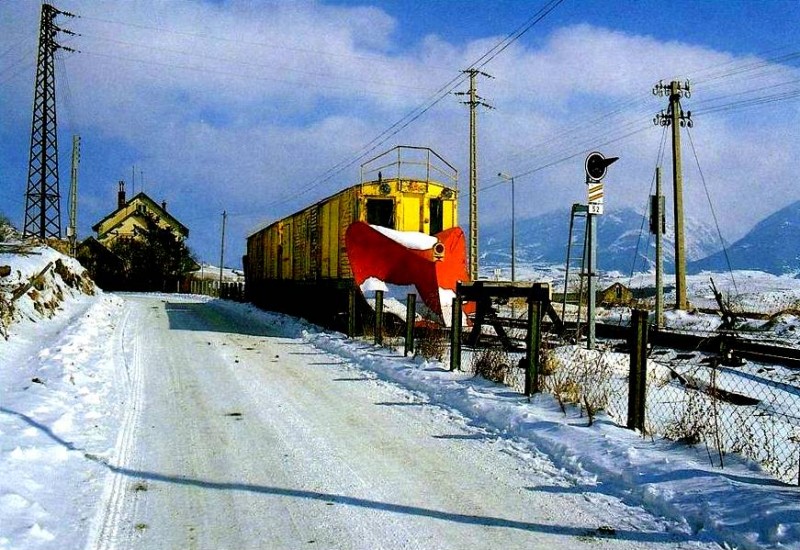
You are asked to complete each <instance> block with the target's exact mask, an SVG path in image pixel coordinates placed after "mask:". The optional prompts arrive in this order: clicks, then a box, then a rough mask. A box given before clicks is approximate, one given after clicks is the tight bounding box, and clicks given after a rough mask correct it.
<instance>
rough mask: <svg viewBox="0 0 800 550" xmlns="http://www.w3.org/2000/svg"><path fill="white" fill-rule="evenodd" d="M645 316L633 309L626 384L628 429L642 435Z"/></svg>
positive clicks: (645, 385) (646, 314) (643, 313)
mask: <svg viewBox="0 0 800 550" xmlns="http://www.w3.org/2000/svg"><path fill="white" fill-rule="evenodd" d="M647 316H648V312H647V311H646V310H643V309H634V310H633V312H632V317H631V334H630V348H631V357H630V376H629V383H628V428H630V429H631V430H639V431H640V432H641V433H644V416H645V414H644V413H645V409H646V399H647V329H648V323H647Z"/></svg>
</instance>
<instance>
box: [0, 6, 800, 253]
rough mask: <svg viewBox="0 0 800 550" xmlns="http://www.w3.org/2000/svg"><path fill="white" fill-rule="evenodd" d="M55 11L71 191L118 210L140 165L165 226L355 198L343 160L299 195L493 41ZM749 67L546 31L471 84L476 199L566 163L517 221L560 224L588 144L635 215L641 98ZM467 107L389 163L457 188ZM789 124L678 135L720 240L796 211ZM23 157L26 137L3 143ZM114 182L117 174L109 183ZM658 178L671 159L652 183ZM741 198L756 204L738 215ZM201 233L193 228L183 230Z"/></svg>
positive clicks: (766, 70) (22, 94)
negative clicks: (71, 49) (64, 40)
mask: <svg viewBox="0 0 800 550" xmlns="http://www.w3.org/2000/svg"><path fill="white" fill-rule="evenodd" d="M62 4H63V5H62V6H61V7H62V9H66V10H69V11H74V12H75V13H79V14H81V15H84V16H85V17H84V18H83V19H80V20H78V19H74V20H65V21H64V25H63V26H64V27H66V28H74V29H75V30H79V31H80V32H82V33H84V35H85V36H84V37H78V38H74V39H70V43H72V44H74V45H75V47H77V48H78V49H83V50H84V53H82V54H74V55H69V56H67V57H66V59H65V62H64V65H65V67H66V70H67V73H68V77H69V85H70V91H71V94H70V95H71V103H72V108H71V110H72V111H73V112H72V113H70V117H69V118H70V119H72V121H73V123H74V124H75V125H76V126H77V128H78V129H79V131H80V132H81V133H82V134H84V139H85V142H86V144H87V145H86V150H85V154H84V157H83V161H84V163H85V165H87V166H85V170H86V173H87V174H89V175H95V176H96V177H97V178H98V179H95V180H92V179H91V178H90V177H88V178H84V179H83V180H82V185H84V186H85V187H84V189H85V190H87V192H89V193H92V194H94V195H101V196H106V195H107V196H109V197H112V198H110V199H109V201H113V193H112V192H110V191H109V189H112V188H113V186H114V185H115V181H116V179H119V178H126V176H127V175H128V174H129V164H133V163H136V164H137V165H139V166H140V167H141V168H142V169H143V170H145V172H146V178H147V180H149V181H151V182H153V184H152V185H153V186H154V188H152V189H149V190H152V191H153V193H154V195H155V196H156V197H155V198H158V199H160V198H162V197H163V198H166V199H167V200H168V201H169V203H170V205H171V206H170V209H171V211H173V212H176V215H178V217H179V218H180V217H181V216H182V215H183V216H184V217H185V218H186V219H187V220H188V219H192V218H195V217H196V218H199V219H201V220H202V219H207V220H215V219H216V218H215V217H216V215H217V210H220V211H221V209H222V208H227V209H228V210H229V211H231V212H234V213H235V212H241V213H244V212H247V213H249V212H259V211H261V210H263V215H262V216H255V217H254V218H248V219H247V221H246V222H245V221H244V219H243V220H242V222H241V224H242V226H246V225H252V223H253V222H255V221H258V218H259V217H261V218H274V217H276V216H280V215H284V214H287V213H289V212H290V211H291V209H294V208H299V207H301V206H303V205H304V204H307V203H308V202H310V201H312V200H317V199H319V198H321V197H322V196H324V195H326V194H330V193H333V192H335V191H336V190H338V189H339V188H341V187H343V186H345V185H348V184H351V183H353V182H354V181H355V180H356V179H357V178H358V169H357V164H356V165H355V166H353V167H350V168H348V169H347V170H345V171H343V172H342V174H340V175H338V176H336V177H334V178H332V179H331V180H330V181H328V182H327V183H325V184H323V185H321V186H320V188H319V189H318V190H315V191H312V192H310V193H307V194H303V195H299V192H300V191H301V190H303V189H304V187H305V185H306V184H308V183H309V182H311V181H312V180H313V178H314V176H315V175H319V174H322V173H324V172H325V171H326V170H327V169H329V168H331V167H332V166H334V165H336V164H337V163H339V162H340V161H342V160H343V159H348V158H350V157H352V155H353V154H354V152H356V151H358V150H359V149H360V148H361V147H362V146H363V145H364V144H366V143H367V142H369V141H370V140H371V139H372V138H373V137H375V136H376V135H378V134H379V133H380V132H382V131H383V130H385V129H386V128H387V127H388V126H389V125H390V124H391V123H393V122H395V121H397V120H398V119H400V118H401V117H402V116H403V115H405V114H407V113H408V112H409V111H410V110H411V109H412V108H414V107H415V106H417V105H419V104H420V103H421V102H422V101H423V100H424V99H425V98H427V97H429V96H430V94H432V93H433V92H434V91H435V90H437V89H438V88H439V87H440V86H441V85H442V84H444V83H445V82H447V81H448V80H450V79H451V78H453V77H455V76H456V75H457V74H458V71H459V70H461V69H464V68H466V67H467V65H468V64H469V63H470V62H472V61H473V60H474V59H476V58H478V57H479V56H480V55H481V54H482V53H483V52H484V51H486V50H487V49H488V48H489V47H491V46H493V45H494V44H495V43H496V42H497V41H498V40H499V37H480V38H477V39H476V40H474V41H472V42H470V43H468V44H455V43H451V42H450V41H448V40H447V38H446V37H443V36H437V35H429V36H425V37H413V36H409V35H407V34H404V33H403V32H400V29H401V23H400V22H398V21H396V20H394V19H393V18H392V17H390V16H389V15H388V14H386V13H385V12H383V11H381V10H380V9H378V8H374V7H368V6H364V7H347V6H325V5H321V4H319V3H318V2H312V1H302V2H290V3H287V2H274V3H260V2H259V3H252V2H246V1H244V0H241V1H234V2H227V3H222V4H219V5H215V4H206V3H197V2H180V3H175V2H158V3H147V4H142V3H133V2H112V1H110V0H97V1H93V2H67V1H65V2H62ZM0 10H2V11H3V12H7V13H4V14H3V22H4V23H3V24H2V28H1V29H0V35H2V34H3V33H4V32H5V31H7V30H8V26H9V25H8V21H13V22H14V23H13V24H14V26H15V27H26V28H27V30H28V31H29V32H35V28H36V26H37V24H38V6H31V5H27V4H25V3H21V4H19V5H17V4H12V5H4V6H2V7H1V8H0ZM7 15H8V17H7ZM114 22H124V23H125V25H119V24H117V23H114ZM5 36H7V37H10V38H0V51H5V48H6V47H7V46H8V45H9V44H11V40H13V39H15V38H14V37H16V38H19V36H22V34H20V33H19V32H15V33H10V31H9V33H6V34H5ZM754 61H756V60H755V58H749V59H745V58H736V57H734V56H732V55H731V54H729V53H726V52H717V51H712V50H709V49H706V48H703V47H700V46H697V45H691V44H681V43H676V42H662V41H659V40H658V39H656V38H655V37H653V36H648V35H640V36H634V35H630V34H625V33H622V32H618V31H614V30H609V29H602V28H596V27H591V26H588V25H577V26H570V27H562V28H559V29H556V30H555V31H553V32H552V33H551V34H550V35H549V36H548V37H546V39H545V40H544V41H542V43H541V47H530V46H526V45H525V44H524V41H520V42H517V43H515V44H513V45H512V46H511V47H509V48H508V49H507V50H506V51H504V52H503V53H502V54H501V55H499V56H498V57H497V58H496V59H495V60H494V61H492V63H491V64H489V65H488V66H487V67H485V70H486V72H488V73H491V74H492V75H493V76H495V79H493V80H492V79H484V78H480V79H479V81H478V86H479V94H480V95H481V96H483V97H485V98H486V99H487V101H488V102H489V103H491V104H493V105H494V106H495V107H496V110H495V111H489V112H485V111H482V112H481V113H480V114H479V144H480V168H479V173H480V175H481V183H482V185H489V184H491V183H493V182H496V181H497V178H496V176H495V174H497V172H499V171H503V172H506V173H510V174H521V173H524V172H527V171H530V170H534V169H536V168H538V167H541V166H544V165H547V164H549V163H552V162H554V161H557V160H559V159H561V158H563V157H565V156H570V155H576V156H575V157H574V158H572V159H571V160H569V161H566V162H562V163H558V164H555V165H554V166H552V167H550V168H545V169H542V170H539V171H536V172H534V173H532V174H531V175H530V176H526V177H522V178H520V180H519V181H518V185H517V208H518V213H519V214H520V215H521V216H522V215H530V214H536V213H541V212H544V211H546V210H551V209H555V208H560V209H563V210H564V211H565V212H568V209H569V206H570V204H571V203H572V202H577V201H582V200H585V198H584V194H585V188H584V185H583V156H582V155H581V154H580V153H581V151H582V150H583V149H591V148H595V147H598V148H601V149H602V150H603V151H604V152H606V153H607V154H609V155H613V156H619V157H621V160H620V162H619V163H617V164H616V165H614V167H613V169H612V170H611V171H610V172H609V176H608V191H607V202H608V203H609V204H613V203H618V204H624V205H629V206H634V207H636V208H639V209H641V208H642V207H643V206H644V204H645V201H646V197H647V194H648V189H649V185H650V181H651V179H652V173H653V170H654V162H655V158H656V154H657V151H658V147H659V141H660V138H661V129H660V128H657V127H655V126H652V123H651V122H650V120H651V119H652V117H653V115H654V114H655V113H656V112H658V111H659V110H661V109H663V108H665V107H666V99H664V98H656V97H653V96H652V95H651V93H650V90H651V88H652V86H653V84H655V83H656V82H657V81H658V80H659V79H665V80H666V79H669V78H671V77H674V76H677V77H681V78H684V77H695V76H696V78H697V85H696V86H695V88H694V94H693V96H692V97H691V98H688V99H686V100H685V101H684V105H685V108H686V109H692V107H693V105H696V106H697V107H696V108H697V109H698V112H700V110H701V106H702V105H703V104H702V101H705V100H707V99H709V98H710V97H717V96H719V95H721V94H723V93H731V92H736V91H740V90H742V89H746V88H748V87H749V88H753V87H756V84H755V81H754V80H747V76H748V74H747V73H745V74H740V75H737V74H729V75H728V76H725V77H724V78H715V76H716V75H720V74H723V75H724V74H726V73H730V72H731V68H732V67H738V66H740V65H741V64H743V63H747V62H754ZM448 67H449V68H450V69H449V70H448ZM774 69H775V66H773V65H770V64H765V66H764V67H763V68H762V69H761V73H759V76H760V80H759V81H758V82H760V85H766V84H775V83H777V82H778V81H781V80H782V81H786V80H791V78H794V79H797V78H798V77H797V75H796V74H795V69H792V68H788V69H786V70H784V71H783V72H782V73H780V72H778V71H776V70H774ZM29 71H30V72H29V76H27V75H26V77H25V78H22V77H20V78H16V79H13V80H12V81H11V83H10V85H9V86H7V87H5V88H4V89H3V90H2V91H0V98H2V99H3V100H4V101H5V102H6V104H9V105H13V106H14V109H15V112H16V113H17V114H18V115H19V113H25V114H23V115H19V116H18V117H17V118H16V119H15V122H14V124H15V125H16V126H18V130H19V132H26V131H27V129H26V126H27V125H28V124H29V115H28V114H26V113H27V112H28V111H29V109H30V97H29V95H30V83H31V81H32V78H33V76H32V75H33V73H32V71H33V69H32V68H31V69H30V70H29ZM793 74H794V77H792V75H793ZM751 76H752V75H751ZM466 87H467V86H466V84H465V85H464V86H463V87H462V89H461V91H465V90H466ZM59 93H60V94H61V93H63V88H60V90H59ZM462 99H463V98H460V97H454V96H450V97H447V98H445V99H444V100H443V101H441V102H440V103H439V104H438V105H436V106H435V107H434V108H432V109H431V110H430V111H429V112H427V113H426V114H425V115H423V116H422V117H421V118H420V119H419V120H418V121H416V122H415V123H414V124H412V125H411V126H409V127H408V128H407V129H406V130H404V131H403V132H401V133H400V134H398V135H397V136H396V137H394V138H392V139H390V140H389V141H388V142H387V144H386V145H385V148H386V149H388V148H389V147H391V146H393V145H396V144H413V145H424V146H430V147H432V148H434V149H435V150H437V151H438V152H439V153H441V154H442V155H443V156H445V158H447V159H448V160H450V161H451V162H452V163H453V164H455V165H456V166H457V167H458V168H459V170H460V173H461V186H462V189H465V188H466V182H467V158H468V155H467V143H468V127H467V121H468V110H467V108H466V106H464V105H461V104H460V101H461V100H462ZM734 100H735V98H732V99H730V100H722V101H734ZM745 116H746V117H747V120H746V125H745V122H744V117H745ZM798 118H800V117H799V116H798V110H797V107H796V104H792V103H787V102H784V103H776V104H772V105H770V106H769V107H768V108H765V109H763V110H760V111H754V112H753V113H744V114H743V113H740V112H737V111H734V112H731V113H728V112H720V113H716V114H710V115H708V116H702V115H699V116H697V117H696V126H695V128H694V129H693V130H692V132H693V133H692V135H693V137H694V139H695V145H696V146H697V148H698V155H699V157H700V162H701V166H702V168H703V172H704V174H705V176H706V180H707V183H708V185H709V192H710V193H711V195H712V198H714V200H715V201H718V204H719V205H720V206H719V208H718V215H719V216H720V219H721V221H722V222H723V224H724V225H725V231H726V236H728V237H729V238H730V237H736V236H739V235H740V234H741V232H742V231H743V230H744V229H746V228H747V227H749V226H751V225H753V224H754V223H755V222H757V221H758V220H759V219H760V218H762V217H764V216H765V215H768V214H769V213H771V212H772V211H774V210H775V209H777V208H779V207H781V206H784V205H785V204H788V203H789V202H792V201H794V200H798V199H800V192H798V191H797V190H796V186H795V185H794V174H793V172H794V166H793V165H792V162H791V160H792V159H793V158H794V157H796V156H797V155H796V153H797V151H798V138H797V137H795V136H796V135H797V134H796V131H795V130H794V129H795V128H797V126H798V122H800V120H798ZM638 130H641V131H639V132H638V133H635V134H633V135H631V136H629V137H627V138H625V139H619V140H618V141H614V140H616V139H618V138H620V137H621V136H623V135H625V134H628V133H631V132H636V131H638ZM69 131H72V130H69ZM609 140H611V141H612V143H609V144H608V145H601V144H602V143H604V142H606V141H609ZM27 146H28V144H27V138H26V140H20V141H19V143H17V144H16V147H18V148H22V149H24V150H26V149H27ZM117 149H125V151H124V154H122V153H119V155H120V158H115V157H114V155H116V154H117ZM99 155H102V158H100V157H99ZM66 157H67V155H66V154H63V153H62V159H64V158H66ZM667 158H668V157H667ZM690 162H691V164H692V165H693V164H694V161H693V158H692V157H691V152H690V149H689V145H688V140H687V139H686V138H684V167H685V171H686V178H687V183H686V187H687V191H686V194H687V197H688V198H690V201H687V203H688V208H689V213H690V215H696V216H704V217H705V216H707V213H706V212H707V207H706V206H705V205H706V201H705V193H704V191H703V189H702V184H701V183H700V181H699V178H698V176H697V175H696V168H691V166H690ZM62 164H64V161H62ZM92 165H94V166H92ZM100 165H102V166H103V167H104V168H103V169H99V168H98V167H99V166H100ZM113 166H117V167H121V168H122V170H121V173H119V174H117V175H114V176H111V177H107V176H110V174H108V169H109V167H113ZM63 168H64V166H62V172H64V173H66V171H65V170H64V169H63ZM690 168H691V169H690ZM24 169H25V167H22V169H21V170H20V172H21V171H23V170H24ZM668 175H669V163H668V161H666V162H665V187H666V184H667V183H668V182H669V176H668ZM101 176H102V178H103V179H99V178H100V177H101ZM23 177H24V176H23ZM106 179H107V180H108V181H107V180H106ZM157 186H161V187H160V188H156V187H157ZM20 192H21V190H20ZM507 194H508V190H507V188H506V187H502V186H498V187H497V188H495V189H492V190H488V191H486V192H483V193H482V194H481V197H480V201H481V216H482V218H483V219H485V220H491V219H496V218H500V217H507V215H508V208H507V206H506V205H507V199H506V197H507ZM754 194H758V199H757V200H751V198H752V197H753V195H754ZM464 198H465V199H466V196H464ZM282 201H283V202H282ZM87 203H88V204H89V206H88V207H87V208H89V209H92V210H93V211H91V212H87V213H86V214H85V217H86V218H89V217H93V218H97V219H99V217H100V216H102V215H104V214H105V213H106V212H105V209H104V207H103V204H102V203H103V201H97V200H95V201H87ZM94 203H99V206H95V205H94ZM276 203H279V204H277V205H276ZM106 206H107V205H106ZM462 215H464V217H465V215H466V200H464V201H463V202H462ZM200 223H203V222H200ZM209 223H210V221H209ZM234 223H236V222H234ZM87 225H90V224H87ZM190 225H192V224H190ZM242 231H244V229H242ZM204 232H207V228H204V229H200V230H198V231H196V233H195V234H202V233H204ZM231 235H234V236H233V237H231V239H232V240H236V241H238V244H235V245H233V246H234V248H235V247H236V246H239V248H241V246H242V245H243V235H241V234H239V235H236V234H235V233H231ZM209 239H210V237H209ZM198 244H199V246H201V247H203V248H209V247H210V246H211V244H209V243H205V242H203V243H198Z"/></svg>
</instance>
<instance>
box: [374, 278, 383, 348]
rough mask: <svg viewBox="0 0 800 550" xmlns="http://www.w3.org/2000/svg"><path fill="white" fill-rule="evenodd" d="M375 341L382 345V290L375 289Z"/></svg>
mask: <svg viewBox="0 0 800 550" xmlns="http://www.w3.org/2000/svg"><path fill="white" fill-rule="evenodd" d="M375 343H376V344H378V345H379V346H381V345H383V291H382V290H376V291H375Z"/></svg>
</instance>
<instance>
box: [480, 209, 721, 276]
mask: <svg viewBox="0 0 800 550" xmlns="http://www.w3.org/2000/svg"><path fill="white" fill-rule="evenodd" d="M569 218H570V216H569V211H568V210H557V211H551V212H547V213H545V214H541V215H539V216H534V217H531V218H526V219H521V220H517V232H516V241H517V242H516V254H517V264H548V265H549V264H564V262H565V260H566V256H567V239H568V236H569ZM597 227H598V267H599V269H600V270H602V271H619V272H621V273H630V272H631V269H632V268H635V271H648V270H650V268H651V267H652V265H653V261H654V258H655V242H654V240H653V236H652V235H650V233H649V229H648V220H647V218H643V217H642V214H641V213H638V212H636V211H635V210H634V209H632V208H621V209H614V210H608V211H606V213H605V214H603V215H602V216H598V220H597ZM583 228H584V220H583V219H579V220H576V229H575V233H576V237H574V238H573V243H575V242H579V241H580V242H582V239H583ZM685 233H686V241H687V242H686V255H687V258H688V259H689V260H697V259H700V258H703V257H705V256H707V255H709V254H711V253H713V252H715V251H717V250H719V249H720V248H721V246H720V244H719V238H718V237H717V236H716V231H715V230H714V229H713V227H712V226H711V225H710V224H708V223H706V222H705V221H702V220H694V219H689V220H687V221H686V231H685ZM664 237H665V238H664V263H665V266H666V269H667V270H671V269H672V265H673V257H674V254H673V244H672V227H671V224H670V223H669V222H668V223H667V234H666V235H665V236H664ZM480 239H481V247H480V252H481V261H482V262H483V263H485V264H487V265H508V264H509V263H510V258H511V245H510V239H511V222H510V220H503V221H501V222H495V223H492V224H488V225H486V226H482V227H481V234H480ZM573 251H574V252H573V254H574V253H577V254H580V251H581V247H580V246H578V248H577V249H573ZM634 258H635V259H636V264H635V266H634Z"/></svg>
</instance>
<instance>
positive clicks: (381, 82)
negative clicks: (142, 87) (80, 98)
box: [83, 34, 426, 91]
mask: <svg viewBox="0 0 800 550" xmlns="http://www.w3.org/2000/svg"><path fill="white" fill-rule="evenodd" d="M83 37H84V38H92V39H95V40H101V41H105V42H110V43H113V44H120V45H123V46H132V47H135V48H142V49H147V50H151V51H154V52H160V53H171V54H177V55H182V56H187V57H194V58H199V59H207V60H211V61H222V62H225V63H233V64H237V65H241V66H243V67H252V68H255V69H266V70H268V71H270V72H275V71H285V72H291V73H297V74H304V75H309V76H319V77H324V78H326V79H337V80H347V81H348V82H360V83H364V84H370V85H373V86H384V87H387V88H392V89H397V88H402V89H407V90H416V91H426V89H425V88H421V87H419V86H408V85H406V84H401V83H398V82H387V81H384V80H367V79H360V78H353V77H352V76H348V75H342V74H338V73H332V72H317V71H309V70H304V69H296V68H293V67H287V66H271V65H265V64H263V63H253V62H252V61H242V60H240V59H237V58H233V57H219V56H213V55H208V54H201V53H197V52H189V51H185V50H176V49H171V48H155V47H153V46H148V45H145V44H138V43H136V42H128V41H125V40H117V39H114V38H106V37H96V36H92V35H86V34H84V35H83ZM96 55H105V56H109V57H112V54H96ZM118 58H119V59H124V60H126V61H133V62H137V63H143V64H151V63H152V64H158V65H162V66H169V67H174V68H178V69H186V68H187V66H186V65H181V64H172V63H166V62H164V61H158V62H155V61H152V60H147V59H136V58H131V57H124V56H118ZM190 67H191V69H192V70H197V71H208V72H209V73H215V72H218V71H216V70H214V69H206V68H204V67H196V66H190ZM226 74H227V73H226ZM237 76H240V77H241V78H255V77H251V76H249V75H243V74H238V75H237ZM267 80H274V81H276V82H286V83H290V84H295V85H304V86H305V85H307V82H305V81H291V80H285V79H277V78H275V79H273V78H270V79H267ZM315 86H318V87H326V86H321V85H315ZM328 87H330V86H328ZM334 89H350V88H339V87H334Z"/></svg>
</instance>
